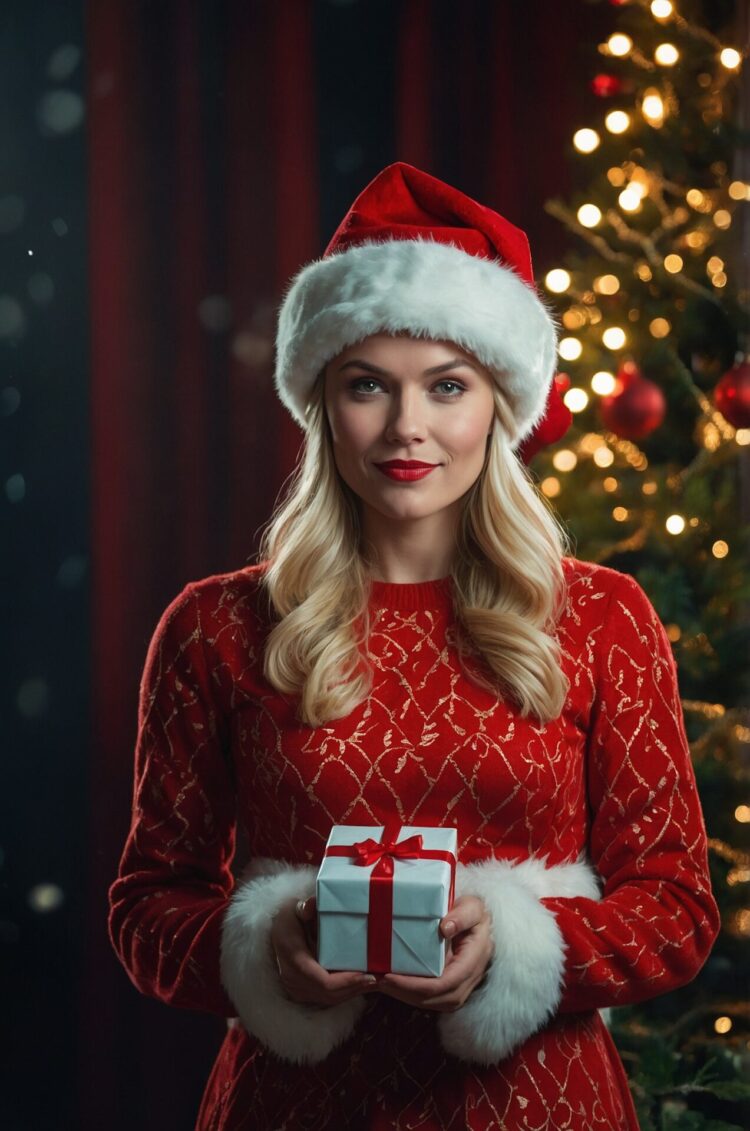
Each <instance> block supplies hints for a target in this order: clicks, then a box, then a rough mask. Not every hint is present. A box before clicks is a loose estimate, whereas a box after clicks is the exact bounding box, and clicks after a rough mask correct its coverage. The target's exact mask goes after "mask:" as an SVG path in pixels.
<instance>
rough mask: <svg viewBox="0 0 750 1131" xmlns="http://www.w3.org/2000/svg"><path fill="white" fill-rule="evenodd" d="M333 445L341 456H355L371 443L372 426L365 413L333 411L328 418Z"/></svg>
mask: <svg viewBox="0 0 750 1131" xmlns="http://www.w3.org/2000/svg"><path fill="white" fill-rule="evenodd" d="M328 420H329V424H330V428H331V436H332V438H333V443H334V445H335V447H336V448H337V450H338V452H339V454H340V455H342V456H347V455H351V456H356V455H357V454H358V453H359V452H363V451H365V450H366V449H367V448H368V447H369V445H370V444H371V442H372V432H373V429H372V426H371V425H369V424H368V419H367V414H366V413H347V412H342V411H336V410H334V411H333V412H331V413H330V414H329V417H328Z"/></svg>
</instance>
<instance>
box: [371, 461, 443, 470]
mask: <svg viewBox="0 0 750 1131" xmlns="http://www.w3.org/2000/svg"><path fill="white" fill-rule="evenodd" d="M375 466H376V467H402V468H406V469H407V470H408V468H410V467H437V466H438V464H436V463H423V462H422V461H421V460H418V459H389V460H385V461H384V462H383V463H376V464H375Z"/></svg>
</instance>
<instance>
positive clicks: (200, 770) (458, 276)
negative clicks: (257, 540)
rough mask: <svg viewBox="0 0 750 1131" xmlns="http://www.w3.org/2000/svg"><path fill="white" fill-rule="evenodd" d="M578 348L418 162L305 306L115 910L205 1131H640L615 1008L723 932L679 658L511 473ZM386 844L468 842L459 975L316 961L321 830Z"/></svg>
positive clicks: (203, 594) (370, 190)
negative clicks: (279, 442)
mask: <svg viewBox="0 0 750 1131" xmlns="http://www.w3.org/2000/svg"><path fill="white" fill-rule="evenodd" d="M556 333H557V328H556V326H555V323H554V321H553V319H552V317H551V314H550V312H549V311H548V310H547V308H546V307H545V305H544V304H543V303H542V301H541V299H540V298H539V297H538V295H537V294H536V292H535V290H534V287H533V275H532V271H531V261H530V257H529V251H528V244H527V242H526V239H525V236H524V234H523V233H522V232H520V231H519V230H518V229H517V228H514V227H513V226H512V225H510V224H509V223H508V222H507V221H506V220H504V219H503V218H502V217H501V216H498V215H497V214H496V213H494V212H492V211H491V210H489V209H487V208H484V207H483V206H481V205H479V204H477V203H476V202H475V201H472V200H471V199H470V198H468V197H466V196H464V195H463V194H461V193H459V192H457V191H456V190H454V189H451V188H450V187H449V186H447V185H444V184H442V183H441V182H440V181H438V180H436V179H435V178H433V177H430V176H428V175H427V174H425V173H422V172H420V171H419V170H417V169H414V168H412V167H411V166H408V165H404V164H401V163H399V164H396V165H393V166H390V167H389V168H387V169H385V170H384V171H383V172H382V173H381V174H379V176H378V177H376V178H375V180H374V181H373V182H372V183H371V184H370V185H368V186H367V188H366V189H365V190H364V191H363V193H361V194H360V196H359V197H358V198H357V200H356V201H355V203H354V205H353V206H352V208H351V209H350V211H349V213H348V214H347V216H346V217H345V219H344V221H343V222H342V224H341V226H340V227H339V229H338V231H337V233H336V235H335V236H334V238H333V240H332V241H331V243H330V244H329V247H328V248H327V249H326V253H325V254H324V256H323V257H322V258H321V259H320V260H318V261H316V262H314V263H312V264H309V265H308V266H307V267H305V268H304V269H303V270H302V271H301V272H300V273H299V274H298V275H297V276H296V278H295V279H294V281H293V283H292V285H291V286H290V288H289V290H288V292H287V294H286V295H285V297H284V301H283V303H282V307H281V311H280V317H279V326H278V335H277V366H276V382H277V388H278V391H279V394H280V396H281V398H282V400H283V402H284V404H285V405H286V406H287V407H288V408H289V409H290V411H291V412H292V414H293V415H294V416H295V419H297V420H298V421H299V422H300V424H301V425H302V426H303V428H304V429H305V450H304V455H303V459H302V462H301V466H300V468H299V470H298V474H297V476H296V478H295V480H294V481H293V483H292V484H291V486H290V489H289V492H288V495H287V498H286V500H285V501H284V502H283V504H282V505H281V506H280V507H279V508H278V509H277V511H276V513H275V515H274V516H273V519H272V522H271V524H270V526H269V527H268V529H267V530H266V532H265V534H264V538H263V543H262V546H261V553H260V560H259V561H258V563H257V564H255V565H251V566H249V567H247V568H245V569H240V570H237V571H233V572H231V573H227V574H221V575H217V576H214V577H210V578H206V579H203V580H201V581H197V582H192V583H190V584H189V585H187V586H186V587H185V589H183V591H182V592H181V593H180V594H179V596H178V597H176V598H175V600H174V601H173V602H172V603H171V604H170V606H169V607H168V609H167V610H166V611H165V612H164V614H163V616H162V618H161V620H160V622H159V624H158V626H157V628H156V631H155V634H154V637H153V639H152V642H151V646H150V648H149V653H148V657H147V661H146V667H145V671H144V677H143V683H142V687H141V701H140V712H139V732H138V745H137V750H136V782H135V800H134V818H133V824H132V827H131V831H130V835H129V837H128V841H127V843H126V846H125V850H124V853H123V857H122V861H121V865H120V872H119V875H118V878H117V880H116V881H115V882H114V884H113V885H112V888H111V890H110V902H111V910H110V933H111V937H112V942H113V945H114V947H115V949H116V951H117V953H118V955H119V957H120V959H121V961H122V962H123V964H124V966H125V968H126V970H127V971H128V973H129V975H130V977H131V979H132V980H133V982H134V983H135V985H136V986H137V987H138V988H139V989H140V990H141V991H142V992H144V993H147V994H151V995H153V996H155V997H158V998H159V999H160V1000H162V1001H165V1002H167V1003H169V1004H171V1005H175V1006H179V1007H182V1008H188V1009H198V1010H207V1011H210V1012H214V1013H218V1014H221V1015H224V1016H226V1017H227V1018H228V1019H229V1020H228V1031H227V1035H226V1038H225V1041H224V1043H223V1045H222V1048H221V1050H220V1052H219V1055H218V1057H217V1060H216V1063H215V1065H214V1068H213V1071H212V1074H211V1078H210V1080H209V1082H208V1085H207V1087H206V1090H205V1094H204V1097H203V1102H202V1105H201V1110H200V1114H199V1117H198V1123H197V1127H198V1128H199V1129H208V1128H212V1129H213V1128H223V1129H232V1131H234V1129H239V1128H248V1129H249V1128H263V1129H265V1128H267V1129H269V1131H270V1129H271V1128H281V1127H286V1128H358V1129H359V1128H367V1129H375V1128H377V1129H381V1128H383V1129H385V1128H403V1129H406V1128H410V1129H411V1128H420V1129H423V1131H433V1129H437V1128H455V1129H459V1128H471V1129H473V1131H487V1129H489V1128H497V1129H500V1128H502V1129H504V1131H514V1129H521V1128H531V1127H544V1128H547V1129H548V1131H553V1129H558V1128H571V1129H574V1131H583V1129H584V1128H586V1129H590V1128H597V1129H604V1128H610V1129H615V1128H617V1129H621V1128H629V1129H634V1128H637V1121H636V1117H635V1113H634V1109H633V1104H632V1101H631V1098H630V1094H629V1091H628V1086H627V1081H626V1078H625V1074H624V1071H623V1068H622V1064H621V1062H620V1060H619V1057H618V1054H617V1052H616V1050H615V1048H614V1046H613V1043H612V1041H611V1038H610V1036H609V1033H608V1030H607V1028H606V1025H605V1022H604V1019H603V1015H602V1013H601V1012H600V1011H601V1010H606V1009H607V1008H608V1007H610V1006H616V1005H622V1004H628V1003H632V1002H636V1001H640V1000H643V999H645V998H648V997H653V996H655V995H657V994H659V993H664V992H666V991H668V990H671V989H674V988H675V987H677V986H680V985H683V984H685V983H686V982H688V981H690V980H691V979H692V978H693V977H694V976H695V974H696V973H697V971H698V970H699V969H700V967H701V966H702V964H703V962H704V961H705V959H706V957H707V956H708V954H709V951H710V948H711V945H712V943H713V940H714V938H715V936H716V933H717V930H718V912H717V907H716V903H715V901H714V898H713V896H712V893H711V889H710V883H709V874H708V866H707V859H706V834H705V828H704V824H703V818H702V815H701V810H700V805H699V800H698V796H697V792H696V787H695V779H694V775H693V771H692V767H691V763H690V756H689V751H688V745H687V740H686V736H685V730H684V724H683V720H682V715H681V708H680V701H679V691H678V684H677V675H676V669H675V664H674V660H673V657H672V652H671V648H670V645H669V641H668V639H667V636H666V633H665V632H664V629H663V627H662V625H661V624H660V622H659V620H658V617H657V615H656V613H655V611H654V609H653V607H652V605H651V604H650V602H649V600H648V598H647V597H646V595H645V593H644V592H643V590H642V589H641V588H640V586H639V585H638V584H637V583H636V582H635V581H634V580H633V579H632V578H631V577H629V576H627V575H624V574H620V573H618V572H617V571H615V570H612V569H609V568H607V567H604V566H597V565H594V564H591V563H587V562H583V561H579V560H577V559H575V558H574V557H572V556H570V554H569V553H568V552H567V551H568V550H569V547H568V544H567V542H566V539H565V535H564V533H563V531H562V530H561V529H560V527H559V525H558V523H557V521H556V520H555V518H554V516H553V514H552V512H551V511H550V510H549V509H548V507H547V504H546V503H545V500H544V498H543V496H542V495H541V494H540V493H539V492H538V491H537V490H536V488H535V486H534V484H533V481H532V479H531V477H530V476H529V475H528V473H527V472H526V471H525V469H524V466H523V462H522V460H521V459H520V458H519V452H525V453H528V451H529V445H530V444H532V445H533V443H534V442H540V441H539V437H540V436H545V435H546V438H547V440H550V439H556V438H558V437H559V435H560V434H561V430H560V423H561V421H562V422H563V427H562V430H563V431H564V427H565V423H564V412H563V411H562V410H561V407H560V405H559V402H558V401H557V400H556V391H555V386H554V382H553V376H554V365H555V358H556ZM545 429H546V430H547V431H546V433H545ZM238 821H239V822H240V823H241V826H242V827H243V828H244V830H245V832H246V835H247V839H248V843H249V847H250V855H251V860H250V864H249V866H248V868H247V869H246V871H245V873H244V874H243V875H242V876H241V877H240V878H239V880H238V881H235V879H234V877H233V875H232V872H231V870H230V866H231V863H232V859H233V855H234V845H235V833H236V827H237V822H238ZM392 821H397V822H400V823H401V824H402V825H438V824H443V825H449V826H455V827H457V828H458V845H459V867H458V872H457V878H456V900H455V903H454V906H453V907H452V909H451V910H450V912H449V914H448V915H446V916H445V917H444V919H443V920H442V921H441V925H440V930H441V931H442V933H443V935H444V937H445V938H446V939H450V940H451V948H452V949H451V952H450V954H449V957H448V960H447V962H446V968H445V971H444V973H443V974H442V975H441V976H440V977H439V978H415V977H407V976H404V975H395V974H386V975H377V976H375V977H373V976H368V975H363V974H361V973H357V972H352V971H333V972H329V971H326V970H323V969H322V967H321V966H320V965H319V964H318V963H317V961H316V950H315V906H314V902H315V901H314V891H315V876H316V873H317V869H318V866H319V864H320V860H321V858H322V853H323V849H324V847H325V844H326V840H327V837H328V833H329V831H330V828H331V826H332V825H333V824H351V825H372V826H384V825H385V824H386V822H392Z"/></svg>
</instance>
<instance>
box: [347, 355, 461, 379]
mask: <svg viewBox="0 0 750 1131" xmlns="http://www.w3.org/2000/svg"><path fill="white" fill-rule="evenodd" d="M462 365H466V366H468V368H469V369H473V370H474V372H475V373H479V369H478V368H477V367H476V365H474V364H473V363H472V362H471V361H464V360H463V358H460V357H457V358H455V359H454V360H453V361H446V362H444V363H443V364H442V365H435V366H433V367H432V369H425V371H424V375H425V377H432V376H433V374H435V373H446V372H447V371H448V370H449V369H455V368H456V367H457V366H462ZM350 366H357V367H358V368H361V369H367V370H368V371H369V372H370V373H378V374H379V375H380V376H381V377H391V376H392V374H391V373H389V372H388V370H387V369H380V368H379V366H377V365H371V364H370V362H369V361H362V360H361V359H360V358H353V359H352V360H351V361H347V362H345V363H344V364H343V365H342V366H341V368H340V369H339V373H343V372H344V370H345V369H349V367H350Z"/></svg>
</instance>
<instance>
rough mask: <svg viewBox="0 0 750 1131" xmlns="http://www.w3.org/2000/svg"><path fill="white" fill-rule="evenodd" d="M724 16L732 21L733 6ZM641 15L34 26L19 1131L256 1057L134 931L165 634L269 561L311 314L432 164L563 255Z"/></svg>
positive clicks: (112, 1107) (8, 167)
mask: <svg viewBox="0 0 750 1131" xmlns="http://www.w3.org/2000/svg"><path fill="white" fill-rule="evenodd" d="M718 7H721V5H718ZM613 18H614V16H613V10H612V8H611V7H609V6H608V5H607V4H592V3H586V2H585V0H568V2H566V3H564V4H561V3H559V0H528V2H526V3H523V4H520V3H519V4H516V3H513V4H511V3H498V2H495V0H474V2H472V0H462V3H461V4H457V3H449V2H440V0H435V2H428V0H402V2H395V0H360V2H354V0H346V2H345V0H337V2H335V0H315V2H304V0H280V2H278V3H261V2H257V0H256V2H254V0H216V2H208V0H193V2H191V0H184V2H177V0H152V2H145V0H100V2H94V0H91V2H89V3H88V4H84V3H80V2H73V0H25V2H23V3H20V2H17V0H5V3H4V4H3V5H2V6H0V272H1V275H2V277H1V279H0V463H1V465H2V466H1V472H2V474H1V481H2V485H3V490H2V498H1V499H0V514H1V515H2V518H1V522H2V528H1V529H0V537H1V538H2V547H3V552H2V555H0V570H2V587H1V588H0V594H1V596H0V600H1V601H2V605H1V607H0V614H1V615H2V625H3V637H4V640H5V642H6V644H7V648H6V652H5V656H6V677H5V678H4V679H3V680H2V692H1V694H2V716H1V717H2V726H3V738H2V760H1V771H2V773H1V777H0V995H1V1005H0V1010H1V1011H2V1020H3V1028H4V1030H5V1037H6V1044H5V1052H4V1053H3V1055H2V1066H3V1073H4V1077H5V1078H4V1079H3V1080H2V1081H1V1082H0V1124H2V1126H3V1128H6V1129H7V1131H31V1129H33V1131H46V1129H48V1128H49V1129H50V1131H51V1129H54V1131H61V1129H64V1128H71V1129H82V1128H86V1129H88V1128H91V1129H97V1131H98V1129H101V1128H107V1129H108V1131H125V1129H127V1131H132V1129H133V1128H136V1127H137V1128H139V1129H142V1131H150V1129H156V1128H158V1129H159V1131H171V1129H175V1131H179V1129H182V1128H191V1127H192V1126H193V1124H194V1120H195V1113H196V1111H197V1107H198V1103H199V1100H200V1096H201V1094H202V1091H203V1087H204V1085H205V1082H206V1079H207V1076H208V1073H209V1071H210V1067H211V1064H212V1061H213V1057H214V1055H215V1053H216V1051H218V1047H219V1044H220V1041H221V1039H222V1036H223V1032H224V1021H223V1020H222V1019H221V1018H217V1017H212V1016H209V1015H201V1014H196V1013H190V1012H186V1011H179V1010H175V1009H170V1008H168V1007H166V1006H165V1005H163V1004H161V1003H160V1002H158V1001H155V1000H150V999H146V998H144V997H143V996H141V995H140V994H139V993H138V992H137V991H136V989H135V988H134V987H133V986H132V985H131V983H130V982H129V980H128V977H127V975H126V973H125V971H124V970H123V968H122V967H121V966H120V965H119V963H118V961H117V959H116V956H115V954H114V952H113V950H112V948H111V945H110V942H109V939H108V936H107V927H106V919H107V889H108V886H109V884H110V883H111V882H112V880H113V879H114V876H115V874H116V869H117V863H118V860H119V854H120V852H121V850H122V846H123V843H124V839H125V835H126V832H127V828H128V824H129V818H130V802H131V795H132V754H133V746H134V740H135V728H136V704H137V694H138V684H139V678H140V673H141V669H142V666H143V662H144V659H145V652H146V646H147V643H148V640H149V638H150V635H151V633H152V631H153V629H154V627H155V624H156V621H157V619H158V616H159V614H160V612H161V611H162V609H163V608H164V607H165V606H166V605H167V603H168V602H169V601H170V600H171V599H172V597H174V596H175V595H176V594H177V592H178V591H179V590H180V589H181V588H182V586H183V585H184V584H185V583H186V582H187V581H188V580H192V579H195V578H198V577H202V576H207V575H208V574H211V573H217V572H222V571H224V570H228V569H234V568H238V567H240V566H241V565H243V564H245V563H246V562H247V561H249V560H251V559H252V555H253V553H254V551H255V548H256V546H257V538H258V532H259V528H260V527H261V525H262V524H263V523H264V522H265V521H266V519H267V518H268V516H269V514H270V511H271V509H272V507H273V503H274V500H275V498H276V496H277V493H278V491H279V489H280V487H281V485H282V483H283V481H284V479H285V478H286V477H287V475H288V474H289V472H290V471H291V469H292V467H293V464H294V460H295V456H296V453H297V451H298V448H299V443H300V438H301V436H300V433H299V430H298V429H297V427H296V425H295V424H294V423H293V421H292V420H291V418H290V417H289V416H288V414H287V413H286V410H285V409H283V407H282V406H281V404H280V403H279V402H278V401H277V398H276V395H275V393H274V390H273V364H272V351H273V330H274V314H275V309H276V306H277V304H278V302H279V299H280V295H281V292H282V288H283V286H284V283H285V282H286V280H287V279H288V278H289V277H290V276H291V274H292V273H293V272H294V271H295V270H296V269H297V268H298V267H299V266H301V265H302V264H303V263H304V262H307V261H308V260H310V259H312V258H313V257H316V256H319V255H320V254H322V252H323V250H324V248H325V245H326V243H327V241H328V239H329V238H330V236H331V235H332V233H333V231H334V229H335V228H336V226H337V225H338V222H339V220H340V219H341V217H342V216H343V214H344V212H345V211H346V209H347V208H348V207H349V204H350V203H351V201H352V200H353V198H354V196H355V195H356V194H357V193H358V192H360V191H361V189H362V188H364V186H365V185H366V184H367V183H368V181H369V180H370V179H371V178H372V177H373V176H374V175H375V174H376V173H377V172H378V171H379V170H380V169H381V168H382V167H383V166H385V165H387V164H389V163H390V162H392V161H394V160H404V161H408V162H410V163H412V164H415V165H418V166H420V167H421V168H424V169H426V170H427V171H428V172H431V173H432V174H434V175H435V176H438V177H440V178H442V179H443V180H446V181H448V182H450V183H453V184H455V185H456V186H457V187H459V188H461V189H462V190H463V191H464V192H466V193H468V194H469V195H472V196H474V197H476V198H477V199H479V200H481V201H483V202H484V203H486V204H488V205H489V206H491V207H493V208H495V209H496V210H498V211H500V212H502V213H503V214H504V215H506V216H507V217H508V218H509V219H510V220H511V221H512V222H513V223H515V224H517V225H518V226H520V227H522V228H523V229H524V230H525V231H526V232H527V233H528V235H529V238H530V242H531V248H532V254H533V257H534V265H535V269H536V275H537V278H539V277H540V276H542V275H543V274H544V272H545V271H546V270H547V269H549V268H550V267H551V266H554V265H555V263H556V261H557V257H558V256H560V255H561V254H562V252H563V250H564V249H565V247H566V245H567V236H566V234H565V233H564V231H563V229H562V227H561V225H560V224H558V222H557V221H555V220H553V219H552V218H551V217H550V216H548V215H547V214H546V213H545V212H544V211H543V204H544V201H545V200H546V199H548V198H549V197H551V196H553V195H558V194H560V195H565V194H569V193H570V191H571V189H572V188H573V186H574V181H575V162H573V161H571V160H570V158H571V154H572V146H571V141H570V139H571V137H572V134H573V132H574V130H575V129H576V128H578V127H579V126H582V125H587V124H589V123H590V121H591V119H592V117H593V116H594V114H595V113H597V112H598V110H599V107H598V106H597V105H595V102H596V100H595V99H594V97H593V95H592V94H591V93H590V92H589V90H588V86H587V84H588V80H589V78H590V77H591V75H593V73H594V71H595V68H596V59H597V55H596V50H595V46H596V43H597V42H599V40H600V39H601V38H603V37H604V36H605V35H606V34H607V33H608V31H609V30H610V29H611V27H612V22H613Z"/></svg>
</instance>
